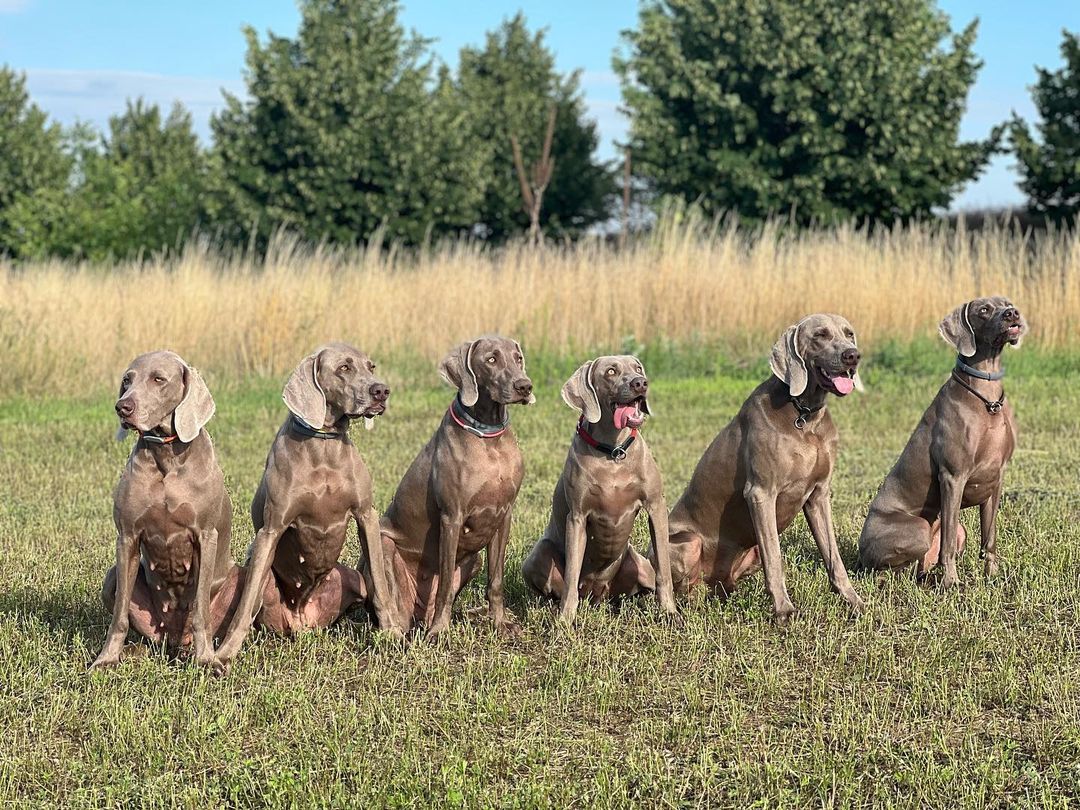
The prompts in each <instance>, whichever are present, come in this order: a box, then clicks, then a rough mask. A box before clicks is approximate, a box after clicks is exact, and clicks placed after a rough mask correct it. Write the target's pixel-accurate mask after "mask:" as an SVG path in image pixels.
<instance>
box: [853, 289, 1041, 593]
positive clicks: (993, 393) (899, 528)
mask: <svg viewBox="0 0 1080 810" xmlns="http://www.w3.org/2000/svg"><path fill="white" fill-rule="evenodd" d="M1026 331H1027V324H1026V323H1025V322H1024V319H1023V318H1022V317H1021V315H1020V312H1019V310H1018V309H1017V308H1016V307H1015V306H1013V305H1012V303H1011V302H1010V301H1009V300H1008V299H1006V298H976V299H975V300H974V301H968V302H967V303H966V304H962V305H961V306H959V307H957V308H956V309H955V310H954V311H953V312H952V313H950V314H949V315H948V316H947V317H946V318H945V320H943V321H942V322H941V329H940V332H941V336H942V337H943V338H944V339H945V340H946V341H947V342H948V343H949V344H950V345H951V346H952V347H953V348H955V349H956V351H957V358H956V366H955V368H954V369H953V372H952V375H951V376H950V377H949V379H948V380H946V382H945V384H944V385H943V386H942V387H941V390H940V391H938V394H937V396H936V397H935V398H934V401H933V402H932V403H930V407H929V408H927V410H926V413H925V414H923V418H922V420H921V421H920V422H919V424H918V426H917V427H916V428H915V432H914V433H912V434H911V438H910V439H909V440H908V443H907V446H906V447H905V448H904V452H903V453H901V454H900V458H899V459H898V460H897V462H896V465H895V466H894V467H893V468H892V471H891V472H890V473H889V475H888V477H887V478H886V479H885V483H884V484H883V485H882V487H881V491H880V492H878V494H877V497H876V498H874V501H873V503H871V504H870V512H869V514H868V515H867V516H866V523H865V524H864V526H863V530H862V536H861V537H860V538H859V561H860V563H861V564H862V565H864V566H866V567H868V568H904V567H908V566H916V567H917V570H918V572H919V573H920V574H925V573H926V572H927V571H929V570H930V569H931V568H933V567H934V566H935V565H937V564H938V563H940V564H941V567H942V568H943V569H944V575H943V577H942V580H941V585H942V586H943V587H951V586H953V585H956V584H957V576H956V557H957V555H958V554H959V553H960V552H961V551H962V550H963V547H964V542H965V540H966V533H965V531H964V527H963V526H962V525H961V524H960V510H961V509H963V508H965V507H968V506H978V507H979V523H980V529H981V534H982V543H981V552H982V556H983V558H984V560H985V572H986V574H987V575H988V576H990V575H993V574H994V573H995V572H996V571H997V541H996V536H995V522H996V520H997V511H998V506H999V505H1000V503H1001V486H1002V479H1003V473H1004V470H1005V465H1006V463H1007V462H1008V461H1009V459H1010V458H1012V454H1013V450H1014V448H1015V447H1016V420H1015V419H1014V418H1013V412H1012V407H1011V406H1010V405H1009V403H1008V402H1007V401H1006V400H1005V390H1004V387H1003V385H1002V382H1001V380H1002V378H1003V377H1004V376H1005V372H1004V370H1003V369H1002V368H1001V352H1002V349H1003V348H1004V347H1005V345H1006V344H1011V345H1012V346H1019V345H1020V341H1021V339H1022V338H1023V336H1024V333H1025V332H1026Z"/></svg>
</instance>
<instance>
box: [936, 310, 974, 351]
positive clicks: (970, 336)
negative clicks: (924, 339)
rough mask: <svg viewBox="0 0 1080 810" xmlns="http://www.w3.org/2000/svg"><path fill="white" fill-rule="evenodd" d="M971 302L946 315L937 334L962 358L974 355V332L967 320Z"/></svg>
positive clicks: (969, 321)
mask: <svg viewBox="0 0 1080 810" xmlns="http://www.w3.org/2000/svg"><path fill="white" fill-rule="evenodd" d="M969 306H971V302H970V301H967V302H965V303H963V304H961V305H960V306H958V307H957V308H956V309H954V310H953V311H952V312H950V313H949V314H948V315H946V316H945V320H943V321H942V322H941V325H940V326H939V327H938V333H939V334H940V335H941V336H942V337H943V338H944V339H945V342H946V343H948V344H949V345H950V346H952V347H953V348H954V349H956V353H957V354H959V355H961V356H962V357H971V356H972V355H973V354H975V330H974V329H972V328H971V320H970V319H969V318H968V307H969Z"/></svg>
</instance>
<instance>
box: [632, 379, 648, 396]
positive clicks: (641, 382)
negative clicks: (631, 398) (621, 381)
mask: <svg viewBox="0 0 1080 810" xmlns="http://www.w3.org/2000/svg"><path fill="white" fill-rule="evenodd" d="M630 390H631V391H632V392H633V393H634V394H635V395H636V396H639V397H640V396H644V395H645V394H646V392H648V390H649V381H648V380H647V379H645V378H644V377H634V379H632V380H631V381H630Z"/></svg>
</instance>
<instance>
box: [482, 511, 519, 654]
mask: <svg viewBox="0 0 1080 810" xmlns="http://www.w3.org/2000/svg"><path fill="white" fill-rule="evenodd" d="M510 520H511V513H510V512H509V510H508V511H507V513H506V519H505V520H504V521H503V525H502V528H501V529H499V533H498V534H497V535H496V537H495V538H494V539H493V540H492V541H491V543H490V544H489V545H488V547H487V575H488V584H487V600H488V616H490V617H491V620H492V622H494V623H495V629H496V630H498V631H499V632H500V633H502V634H503V635H507V636H516V635H519V634H520V633H521V627H520V626H519V625H518V623H517V622H516V621H514V618H513V617H512V616H509V615H508V613H507V610H506V594H505V591H504V589H503V572H504V571H505V570H506V546H507V544H509V542H510Z"/></svg>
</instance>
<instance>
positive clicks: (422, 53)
mask: <svg viewBox="0 0 1080 810" xmlns="http://www.w3.org/2000/svg"><path fill="white" fill-rule="evenodd" d="M397 12H398V4H397V2H395V0H304V1H303V2H302V3H301V22H300V28H299V31H298V34H297V36H296V39H288V38H285V37H279V36H275V35H273V34H270V35H269V37H268V39H267V41H266V42H265V43H261V42H260V41H259V38H258V37H257V35H256V33H255V31H254V30H252V29H250V28H248V29H247V31H246V36H247V45H248V50H247V77H246V78H247V88H248V96H249V100H247V101H242V100H240V99H238V98H236V97H234V96H229V95H226V105H227V106H226V109H225V110H224V111H223V112H222V113H221V114H220V115H218V116H216V117H215V118H214V119H213V121H212V127H213V131H214V137H215V151H216V154H215V167H216V170H217V171H219V172H221V178H220V179H221V182H220V185H219V188H218V193H217V195H216V198H217V199H216V212H217V213H218V214H219V215H220V216H222V217H223V218H224V219H226V220H228V221H231V223H232V228H231V231H230V233H231V235H232V236H233V237H234V238H237V239H242V238H244V237H245V235H246V234H247V232H248V231H249V229H251V228H252V227H254V228H255V229H256V232H257V234H258V235H259V236H260V238H262V239H265V238H266V236H267V235H268V234H269V233H270V232H271V231H272V230H273V229H274V228H275V227H278V226H285V227H287V228H289V229H290V230H292V231H294V232H296V233H298V234H299V235H301V236H303V237H305V238H308V239H312V240H321V239H328V240H330V241H332V242H337V243H345V244H348V243H353V242H356V241H357V240H362V239H367V238H369V237H370V236H371V235H372V234H373V233H374V232H375V231H376V230H377V229H379V228H380V227H383V228H385V232H386V234H387V235H388V236H389V237H391V238H397V239H402V240H404V241H406V242H410V243H416V242H420V241H422V240H423V239H424V238H425V236H426V235H427V234H428V233H431V232H437V233H442V232H452V231H456V230H465V229H468V228H471V227H472V225H473V224H474V223H475V221H476V217H477V214H478V203H479V200H480V193H481V192H480V189H481V188H482V183H481V166H482V162H481V156H480V155H479V153H477V152H476V151H475V150H473V149H471V148H470V145H469V144H468V143H467V142H466V137H467V133H466V131H465V129H464V126H463V122H464V110H463V108H462V106H461V104H460V101H459V99H458V98H457V96H456V94H455V93H453V92H452V90H453V86H452V82H451V79H450V76H449V74H448V73H447V72H446V71H445V70H444V71H442V72H440V74H439V75H438V76H437V77H433V75H432V74H433V70H432V65H431V63H430V60H429V59H428V58H427V55H426V54H427V43H426V42H425V41H424V40H421V39H419V38H418V37H416V36H415V35H406V34H405V32H404V31H403V29H402V28H401V26H400V25H399V24H398V20H397Z"/></svg>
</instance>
